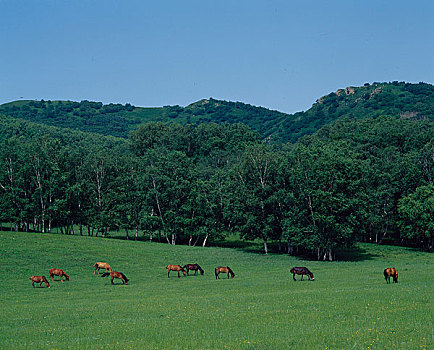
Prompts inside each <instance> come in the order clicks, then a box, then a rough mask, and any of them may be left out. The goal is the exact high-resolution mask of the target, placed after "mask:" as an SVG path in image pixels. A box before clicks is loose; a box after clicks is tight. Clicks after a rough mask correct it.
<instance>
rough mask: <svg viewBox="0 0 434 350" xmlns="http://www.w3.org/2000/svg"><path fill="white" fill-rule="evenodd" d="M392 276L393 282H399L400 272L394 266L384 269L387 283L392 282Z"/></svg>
mask: <svg viewBox="0 0 434 350" xmlns="http://www.w3.org/2000/svg"><path fill="white" fill-rule="evenodd" d="M390 276H392V278H393V283H398V272H397V271H396V269H395V268H394V267H388V268H387V269H384V278H385V279H386V283H390Z"/></svg>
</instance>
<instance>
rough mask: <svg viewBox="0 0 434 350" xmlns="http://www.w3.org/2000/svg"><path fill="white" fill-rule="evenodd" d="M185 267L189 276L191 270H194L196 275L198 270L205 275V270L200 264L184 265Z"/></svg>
mask: <svg viewBox="0 0 434 350" xmlns="http://www.w3.org/2000/svg"><path fill="white" fill-rule="evenodd" d="M182 268H183V269H185V270H187V276H188V272H189V271H190V270H192V271H194V275H195V276H197V271H200V274H201V275H202V276H203V274H204V271H203V270H202V268H201V267H200V266H199V264H187V265H184V266H183V267H182Z"/></svg>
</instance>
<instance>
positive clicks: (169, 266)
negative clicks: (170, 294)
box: [166, 265, 187, 278]
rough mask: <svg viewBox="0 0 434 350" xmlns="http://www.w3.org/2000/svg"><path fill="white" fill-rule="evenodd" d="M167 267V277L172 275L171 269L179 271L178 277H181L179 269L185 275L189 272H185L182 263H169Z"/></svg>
mask: <svg viewBox="0 0 434 350" xmlns="http://www.w3.org/2000/svg"><path fill="white" fill-rule="evenodd" d="M166 269H167V277H169V276H170V271H178V278H179V271H182V273H183V274H184V276H187V273H186V272H185V270H184V269H183V268H182V266H181V265H167V266H166Z"/></svg>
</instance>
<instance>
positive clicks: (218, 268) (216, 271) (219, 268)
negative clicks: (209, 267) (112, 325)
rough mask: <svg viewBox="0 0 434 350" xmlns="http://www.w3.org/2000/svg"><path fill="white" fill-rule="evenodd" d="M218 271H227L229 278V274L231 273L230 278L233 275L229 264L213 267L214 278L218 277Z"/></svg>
mask: <svg viewBox="0 0 434 350" xmlns="http://www.w3.org/2000/svg"><path fill="white" fill-rule="evenodd" d="M220 272H222V273H227V275H228V278H229V274H231V277H232V278H234V277H235V274H234V272H233V271H232V270H231V268H230V267H229V266H217V267H216V268H215V279H217V278H220V277H219V274H220Z"/></svg>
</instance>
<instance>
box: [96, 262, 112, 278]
mask: <svg viewBox="0 0 434 350" xmlns="http://www.w3.org/2000/svg"><path fill="white" fill-rule="evenodd" d="M93 267H95V271H94V272H93V274H95V272H96V270H98V275H99V269H106V270H107V272H109V271H110V270H111V267H110V265H109V264H108V263H106V262H100V261H98V262H96V263H95V264H93Z"/></svg>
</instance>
